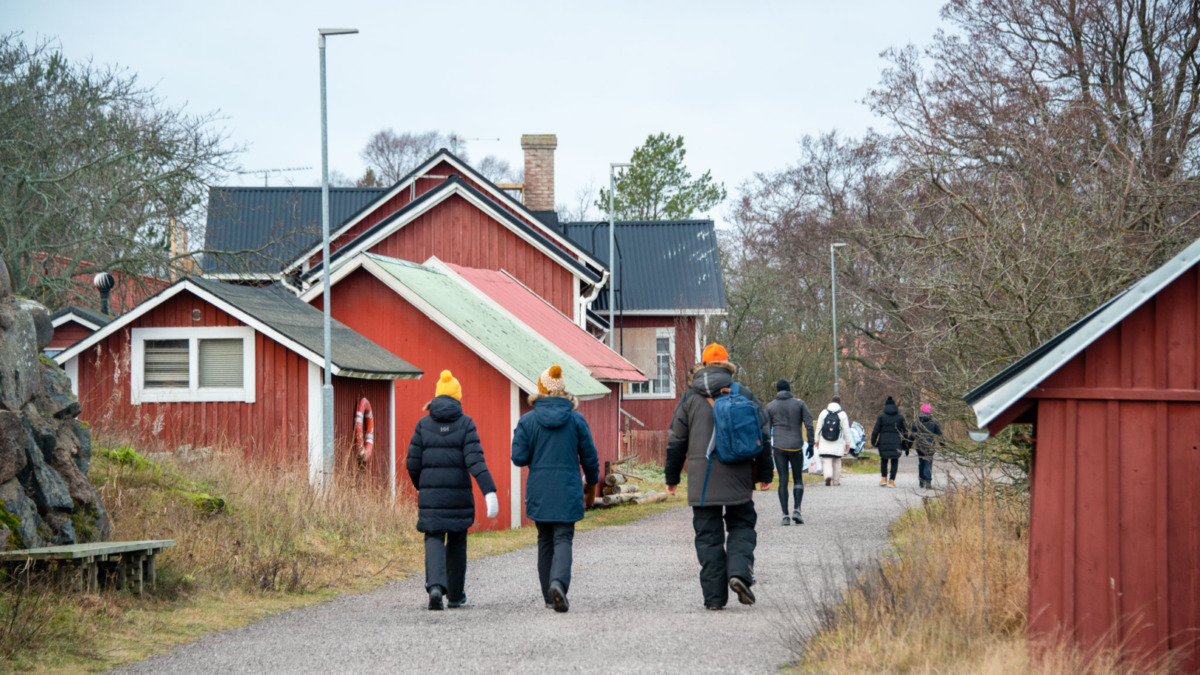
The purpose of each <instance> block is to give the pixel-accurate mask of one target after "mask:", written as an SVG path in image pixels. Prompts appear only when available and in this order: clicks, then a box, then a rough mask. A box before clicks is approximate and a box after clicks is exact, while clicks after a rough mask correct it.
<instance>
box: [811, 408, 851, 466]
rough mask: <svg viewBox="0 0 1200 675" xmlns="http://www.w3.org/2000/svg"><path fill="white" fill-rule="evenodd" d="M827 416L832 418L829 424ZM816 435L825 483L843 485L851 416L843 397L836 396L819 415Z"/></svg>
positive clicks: (848, 448) (848, 449) (848, 447)
mask: <svg viewBox="0 0 1200 675" xmlns="http://www.w3.org/2000/svg"><path fill="white" fill-rule="evenodd" d="M830 416H832V417H831V418H830ZM826 418H830V419H829V425H828V426H826V424H825V420H826ZM816 437H817V454H819V455H820V456H821V469H822V471H823V473H824V474H825V484H826V485H841V484H842V457H845V456H846V453H847V452H849V451H850V418H849V417H848V416H847V415H846V411H845V410H842V397H840V396H834V397H833V401H832V402H830V404H829V406H828V407H827V408H825V409H824V410H822V411H821V414H820V415H818V416H817V428H816Z"/></svg>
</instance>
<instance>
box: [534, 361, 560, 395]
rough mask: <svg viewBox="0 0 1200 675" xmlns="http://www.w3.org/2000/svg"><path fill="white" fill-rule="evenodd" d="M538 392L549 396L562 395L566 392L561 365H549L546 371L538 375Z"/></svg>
mask: <svg viewBox="0 0 1200 675" xmlns="http://www.w3.org/2000/svg"><path fill="white" fill-rule="evenodd" d="M537 385H538V392H539V393H542V394H548V395H551V396H562V395H563V394H565V393H567V383H566V382H563V379H562V366H550V368H549V369H547V370H546V372H544V373H542V374H541V375H539V376H538V382H537Z"/></svg>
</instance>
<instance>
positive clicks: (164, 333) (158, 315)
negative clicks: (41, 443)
mask: <svg viewBox="0 0 1200 675" xmlns="http://www.w3.org/2000/svg"><path fill="white" fill-rule="evenodd" d="M321 322H322V316H321V312H319V311H317V310H315V309H313V308H312V307H311V306H310V305H308V304H306V303H305V302H303V301H302V300H300V299H299V298H297V297H296V296H295V295H293V294H291V293H290V292H288V291H287V290H285V289H282V288H280V287H279V286H268V287H264V288H254V287H249V286H234V285H230V284H224V283H220V282H216V281H208V280H203V279H188V280H184V281H180V282H178V283H176V284H174V285H172V286H170V287H168V288H167V289H165V290H163V291H161V292H159V293H158V294H156V295H154V296H153V297H151V298H150V299H148V300H146V301H145V302H143V303H142V304H140V305H138V306H137V307H135V308H133V309H132V310H131V311H129V312H127V313H125V314H123V315H122V316H120V317H119V318H117V319H115V320H113V321H112V322H111V323H109V324H107V325H106V326H104V327H102V328H101V329H99V330H97V331H96V332H94V333H92V334H91V335H89V336H88V337H86V338H84V339H83V340H81V341H79V342H76V343H74V344H73V345H72V346H70V347H69V348H67V349H65V350H64V351H62V352H60V353H59V354H57V355H56V356H55V357H54V358H55V360H56V361H57V362H58V363H59V364H60V365H62V366H63V367H64V368H65V369H66V370H67V373H68V375H70V377H71V381H72V383H73V385H74V389H75V393H76V395H77V396H78V397H79V401H80V403H81V405H82V406H83V413H82V414H81V415H80V418H81V419H84V420H87V421H88V422H91V423H93V424H95V423H97V422H101V421H102V422H103V424H104V425H105V426H106V427H107V428H110V429H114V430H128V431H129V432H131V433H133V434H134V435H135V436H136V437H137V438H138V439H139V440H141V441H142V442H144V443H145V444H146V445H148V446H152V445H157V446H160V447H166V448H173V447H177V446H180V445H184V444H187V445H191V446H232V447H240V448H241V449H242V450H243V452H244V453H245V455H246V457H247V458H250V459H253V460H255V461H259V462H263V461H266V462H272V463H287V462H295V463H301V464H308V466H309V473H310V477H312V478H314V479H315V478H316V477H317V474H318V473H319V472H320V471H321V470H322V467H323V464H322V444H321V414H320V410H321V403H320V401H321V392H320V389H321V383H322V378H323V372H324V371H323V367H324V356H323V354H324V350H323V346H322V342H323V340H322V327H321ZM332 337H333V354H332V363H333V374H334V378H333V387H334V409H335V411H334V412H335V424H334V430H335V435H336V438H337V447H338V451H339V453H340V456H339V457H338V458H337V461H338V464H337V466H349V465H351V463H350V457H349V453H350V447H351V442H352V438H353V427H354V415H355V409H356V407H357V405H358V402H359V399H361V398H364V397H365V398H367V399H368V400H369V401H370V402H371V405H372V408H373V413H374V419H375V435H376V438H377V439H379V441H378V442H377V444H376V448H375V452H374V453H373V455H372V457H371V459H370V462H369V464H368V465H367V467H366V469H367V470H368V472H369V473H371V474H373V475H376V476H378V477H379V478H380V480H381V481H382V480H385V479H387V477H389V476H391V475H393V472H392V470H391V469H392V466H393V465H394V462H393V459H392V456H393V454H392V453H393V450H394V448H392V447H391V446H390V441H391V439H392V434H391V429H392V426H391V420H392V406H393V400H392V392H393V385H392V382H393V380H397V379H411V378H417V377H420V375H421V371H420V370H419V369H417V368H416V367H414V366H413V365H412V364H410V363H408V362H406V361H404V360H403V359H401V358H399V357H397V356H395V355H393V354H391V353H389V352H388V351H387V350H385V349H383V348H382V347H380V346H378V345H376V344H374V343H372V342H370V341H369V340H367V339H366V338H364V337H363V336H362V335H359V334H357V333H355V332H354V331H352V330H350V329H349V328H347V327H346V326H344V325H342V324H339V323H336V322H335V323H334V325H333V336H332ZM393 485H394V484H393Z"/></svg>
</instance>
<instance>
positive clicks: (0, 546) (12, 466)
mask: <svg viewBox="0 0 1200 675" xmlns="http://www.w3.org/2000/svg"><path fill="white" fill-rule="evenodd" d="M53 335H54V327H53V326H52V325H51V323H50V314H49V313H48V312H47V311H46V308H45V307H43V306H41V305H40V304H38V303H36V302H33V301H30V300H25V299H21V298H17V297H14V296H13V295H12V284H11V280H10V278H9V274H8V267H7V265H6V264H5V263H4V258H3V257H0V550H6V549H12V548H22V547H23V548H33V547H36V546H49V545H56V544H75V543H82V542H86V541H102V540H104V539H107V538H108V535H109V531H110V529H111V525H110V522H109V519H108V514H107V513H105V511H104V506H103V505H102V504H101V503H100V497H99V495H97V494H96V491H95V490H94V489H93V488H92V485H91V483H89V482H88V479H87V470H88V464H89V463H90V462H91V457H92V439H91V432H90V431H89V429H88V427H87V425H86V424H85V423H84V422H81V421H79V420H78V419H76V415H78V414H79V412H80V408H79V401H78V400H77V399H76V398H75V396H74V395H72V394H71V381H70V379H69V378H68V377H67V374H66V373H65V372H64V371H63V369H62V368H60V367H58V366H57V365H55V364H54V362H53V361H51V360H50V359H47V358H46V357H44V356H42V349H43V348H44V347H45V346H46V345H47V344H49V343H50V339H51V338H52V337H53Z"/></svg>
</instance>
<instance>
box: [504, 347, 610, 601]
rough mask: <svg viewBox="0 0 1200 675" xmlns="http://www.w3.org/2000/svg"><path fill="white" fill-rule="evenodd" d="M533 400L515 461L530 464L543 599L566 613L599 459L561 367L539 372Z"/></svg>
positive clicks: (516, 438) (519, 432)
mask: <svg viewBox="0 0 1200 675" xmlns="http://www.w3.org/2000/svg"><path fill="white" fill-rule="evenodd" d="M529 405H531V406H533V411H532V412H528V413H525V414H524V415H522V416H521V420H520V421H519V422H517V428H516V430H515V431H514V432H513V442H512V461H513V464H516V465H517V466H527V467H529V478H528V479H527V480H526V481H525V513H526V515H528V516H529V518H530V519H531V520H533V521H534V523H535V524H536V525H537V531H538V578H539V579H540V581H541V583H542V598H543V599H544V600H545V601H546V607H548V608H551V607H552V608H554V611H556V612H565V611H567V609H568V607H569V604H568V603H567V591H568V590H569V589H570V587H571V547H572V541H573V540H574V538H575V523H576V522H578V521H580V520H583V510H584V508H585V507H586V506H591V504H592V500H593V499H595V495H596V484H597V483H598V482H600V460H599V458H598V457H597V456H596V445H595V443H593V442H592V431H591V429H590V428H588V423H587V420H585V419H584V418H583V415H581V414H579V413H578V412H576V411H575V408H576V407H578V405H579V401H578V400H577V399H576V398H575V397H574V396H572V395H570V394H568V393H567V388H566V383H565V382H563V377H562V368H561V367H559V366H551V367H550V368H549V369H548V370H546V372H544V373H542V374H541V375H540V376H539V377H538V393H537V394H534V395H533V396H530V397H529ZM580 467H583V475H584V478H583V481H582V482H581V481H580V479H579V468H580ZM583 482H586V483H587V485H586V486H584V485H583Z"/></svg>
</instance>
